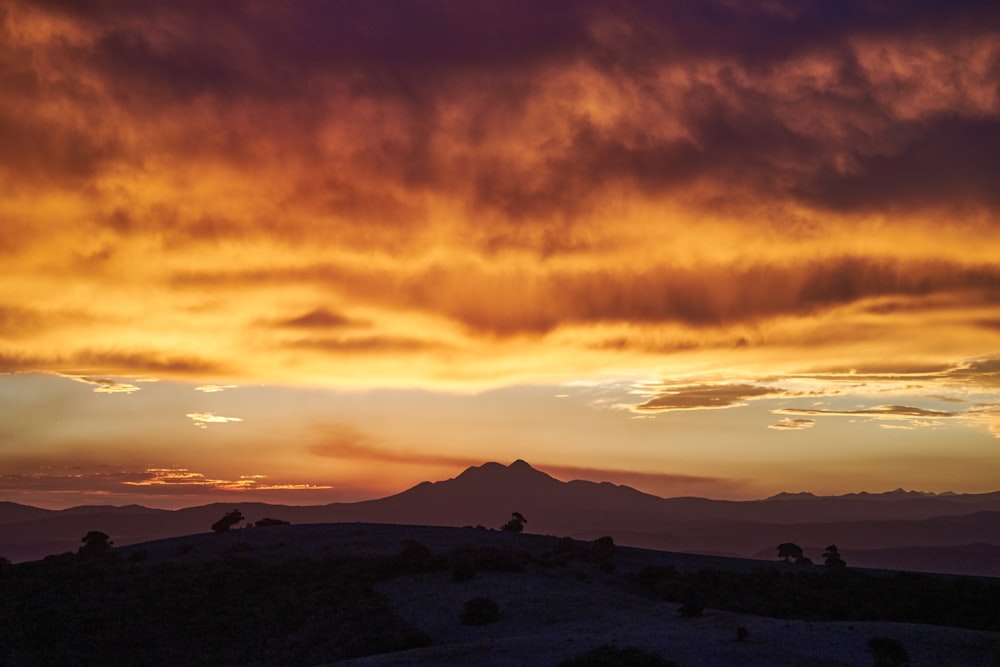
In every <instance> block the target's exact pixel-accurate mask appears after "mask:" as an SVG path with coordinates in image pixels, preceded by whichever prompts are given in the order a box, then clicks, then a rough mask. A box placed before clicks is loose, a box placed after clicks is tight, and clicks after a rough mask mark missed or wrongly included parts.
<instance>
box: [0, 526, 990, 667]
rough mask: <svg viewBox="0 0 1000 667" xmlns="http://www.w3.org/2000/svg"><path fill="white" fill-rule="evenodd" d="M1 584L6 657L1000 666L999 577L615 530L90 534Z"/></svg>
mask: <svg viewBox="0 0 1000 667" xmlns="http://www.w3.org/2000/svg"><path fill="white" fill-rule="evenodd" d="M0 590H2V592H3V595H2V596H0V664H4V665H56V664H58V665H136V664H157V665H159V664H171V665H316V664H328V663H335V662H340V661H357V662H356V663H355V664H370V665H389V664H398V665H404V664H435V665H437V664H455V665H460V664H479V665H505V664H529V665H532V664H534V665H558V664H609V661H610V660H613V659H616V658H619V657H622V656H625V657H626V658H629V659H630V660H631V662H625V663H622V664H640V663H638V662H636V661H637V660H640V659H646V660H651V661H652V662H647V663H641V664H669V663H668V661H672V662H673V663H674V664H676V665H681V666H682V667H685V666H687V667H690V666H693V665H727V664H732V665H752V664H761V665H765V664H766V665H793V664H794V665H827V666H832V665H872V664H905V663H903V662H900V660H901V659H902V657H907V658H909V660H910V663H909V664H914V665H918V664H923V665H991V666H993V667H996V666H997V665H1000V607H998V605H997V604H996V602H997V600H998V599H1000V581H998V580H995V579H988V578H968V577H952V576H941V575H921V574H913V573H893V572H884V571H864V570H854V569H851V568H844V569H830V568H825V567H822V566H813V565H795V564H790V563H783V562H775V563H771V564H767V563H761V562H760V561H749V560H740V559H727V558H712V557H706V556H692V555H685V554H673V553H667V552H657V551H648V550H643V549H632V548H624V547H620V546H615V544H614V542H613V540H611V539H610V538H602V539H598V540H594V541H590V542H586V541H578V540H571V539H568V538H557V537H550V536H541V535H529V534H518V533H510V532H501V531H492V530H485V529H474V528H464V529H463V528H442V527H420V526H397V525H386V524H323V525H304V526H275V527H270V528H254V529H241V530H233V531H230V532H228V533H220V534H202V535H192V536H188V537H184V538H175V539H170V540H161V541H157V542H150V543H146V544H139V545H131V546H128V547H123V548H119V549H114V548H104V545H101V544H100V543H98V544H96V545H91V546H90V547H87V548H84V549H83V550H82V551H81V552H80V553H67V554H63V555H61V556H50V557H48V558H46V559H44V560H41V561H36V562H29V563H21V564H18V565H9V564H8V565H5V566H2V567H0ZM872 640H875V644H874V645H870V642H871V641H872ZM880 642H881V643H880ZM593 651H598V652H600V654H599V656H597V654H593V653H591V652H593ZM587 655H591V656H592V657H594V656H597V657H595V660H597V662H593V663H586V662H579V663H571V662H566V661H568V660H570V659H571V658H573V657H574V656H576V657H581V656H587ZM657 656H659V657H658V658H657ZM893 656H896V657H895V658H893ZM877 659H881V660H882V662H876V660H877ZM886 660H896V662H891V661H889V662H886Z"/></svg>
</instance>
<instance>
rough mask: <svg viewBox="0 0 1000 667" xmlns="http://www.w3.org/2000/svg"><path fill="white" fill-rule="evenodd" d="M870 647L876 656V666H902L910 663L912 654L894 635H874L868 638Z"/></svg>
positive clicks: (874, 656)
mask: <svg viewBox="0 0 1000 667" xmlns="http://www.w3.org/2000/svg"><path fill="white" fill-rule="evenodd" d="M868 648H869V649H871V652H872V657H873V658H875V662H874V666H875V667H901V665H908V664H910V654H909V653H907V652H906V648H905V647H904V646H903V644H902V642H900V641H899V640H898V639H895V638H893V637H872V638H871V639H869V640H868Z"/></svg>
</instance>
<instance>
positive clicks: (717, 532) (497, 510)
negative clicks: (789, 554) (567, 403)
mask: <svg viewBox="0 0 1000 667" xmlns="http://www.w3.org/2000/svg"><path fill="white" fill-rule="evenodd" d="M234 508H239V510H240V511H241V512H242V513H243V515H244V516H245V517H246V518H247V520H248V522H253V521H256V520H259V519H262V518H264V517H270V518H279V519H283V520H286V521H290V522H292V523H296V524H307V523H335V522H354V521H363V522H373V523H396V524H417V525H430V526H433V525H438V526H483V527H485V528H490V529H499V527H500V526H501V525H503V523H505V522H506V521H507V520H508V519H509V518H510V516H511V512H520V513H521V514H522V515H524V517H525V518H526V519H527V523H526V525H525V530H526V532H531V533H540V534H548V535H558V536H570V537H578V538H581V539H595V538H597V537H601V536H604V535H609V536H612V537H613V538H614V539H615V542H616V543H619V544H623V545H632V546H641V547H647V548H655V549H664V550H671V551H687V552H691V553H707V554H720V555H732V556H753V555H760V554H766V553H769V552H770V551H772V550H773V548H774V545H776V544H778V543H780V542H787V541H795V542H797V543H799V544H824V545H825V544H830V543H835V544H837V545H838V546H839V547H840V549H841V553H843V554H844V556H845V558H846V559H847V560H848V561H849V562H850V560H851V558H850V552H851V549H857V550H867V551H869V552H871V553H869V554H867V555H866V556H865V558H866V560H870V559H871V558H874V559H876V560H878V558H880V557H882V556H884V557H885V558H894V559H897V561H894V562H892V563H883V564H882V566H883V567H890V568H898V569H906V563H905V555H906V547H910V546H913V545H920V546H924V547H934V548H935V549H936V550H935V554H936V556H935V557H936V559H937V560H936V561H935V562H939V561H943V562H947V559H946V557H945V556H944V555H943V553H944V552H943V551H942V550H947V549H949V548H954V549H960V548H961V547H958V546H953V545H970V544H974V543H980V542H984V541H986V542H989V541H990V540H991V539H993V540H995V537H994V536H996V535H1000V492H998V493H987V494H929V493H921V492H913V491H904V490H902V489H899V490H896V491H890V492H888V493H876V494H872V493H855V494H847V495H843V496H816V495H813V494H811V493H806V492H802V493H782V494H777V495H776V496H772V497H771V498H768V499H765V500H751V501H724V500H710V499H705V498H690V497H681V498H661V497H658V496H654V495H651V494H648V493H643V492H641V491H638V490H636V489H634V488H631V487H628V486H623V485H618V484H612V483H610V482H594V481H585V480H574V481H561V480H558V479H556V478H554V477H552V476H551V475H548V474H547V473H545V472H543V471H541V470H537V469H536V468H533V467H532V466H531V465H529V464H528V463H527V462H525V461H523V460H521V459H518V460H516V461H514V462H513V463H511V464H510V465H503V464H501V463H496V462H488V463H484V464H482V465H479V466H472V467H470V468H467V469H466V470H464V471H463V472H462V473H461V474H459V475H457V476H456V477H453V478H451V479H446V480H442V481H437V482H421V483H420V484H417V485H416V486H414V487H412V488H410V489H407V490H405V491H402V492H401V493H398V494H395V495H392V496H388V497H386V498H380V499H377V500H367V501H361V502H355V503H332V504H328V505H313V506H287V505H275V504H269V503H248V502H238V501H234V500H230V501H229V502H226V503H213V504H210V505H201V506H197V507H188V508H184V509H178V510H160V509H150V508H146V507H142V506H139V505H129V506H125V507H111V506H100V505H98V506H81V507H73V508H70V509H66V510H46V509H39V508H34V507H30V506H26V505H19V504H17V503H0V556H5V557H7V558H9V559H11V560H13V561H22V560H33V559H37V558H41V557H43V556H46V555H48V554H54V553H62V552H66V551H75V550H76V549H77V547H79V543H80V538H81V537H82V536H83V535H85V534H86V533H87V532H88V531H90V530H101V531H103V532H105V533H107V534H108V535H110V536H111V539H112V540H114V542H115V544H117V545H120V546H121V545H125V544H132V543H136V542H144V541H150V540H156V539H161V538H168V537H176V536H180V535H188V534H193V533H205V532H209V527H210V526H211V524H212V523H214V522H215V521H217V520H218V519H219V517H221V516H222V515H223V514H225V513H226V512H228V511H230V510H232V509H234ZM879 550H881V554H880V553H878V552H879ZM815 555H818V554H815ZM959 556H960V554H957V553H956V558H955V560H954V562H955V563H956V566H955V567H954V568H952V569H951V570H947V569H946V570H944V571H953V572H959V570H960V569H961V568H960V567H959V566H958V565H957V564H958V563H962V562H965V563H979V562H981V561H983V559H982V558H979V559H977V558H975V557H972V556H969V557H965V558H964V560H963V557H959ZM924 562H926V559H925V561H924ZM946 567H947V566H946ZM975 567H976V568H978V569H975V570H974V571H975V573H979V574H991V575H993V576H996V575H1000V567H995V568H993V569H990V568H986V569H985V570H984V569H983V567H982V566H975ZM994 570H996V572H995V573H994ZM939 571H940V570H939ZM963 571H964V570H963Z"/></svg>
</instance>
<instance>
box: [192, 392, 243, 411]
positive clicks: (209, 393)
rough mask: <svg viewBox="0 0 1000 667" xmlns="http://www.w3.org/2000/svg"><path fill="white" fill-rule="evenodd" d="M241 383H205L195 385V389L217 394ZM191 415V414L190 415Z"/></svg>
mask: <svg viewBox="0 0 1000 667" xmlns="http://www.w3.org/2000/svg"><path fill="white" fill-rule="evenodd" d="M238 386H239V385H235V384H203V385H200V386H198V387H195V388H194V390H195V391H200V392H202V393H205V394H216V393H219V392H220V391H225V390H227V389H236V388H237V387H238ZM189 416H190V415H189Z"/></svg>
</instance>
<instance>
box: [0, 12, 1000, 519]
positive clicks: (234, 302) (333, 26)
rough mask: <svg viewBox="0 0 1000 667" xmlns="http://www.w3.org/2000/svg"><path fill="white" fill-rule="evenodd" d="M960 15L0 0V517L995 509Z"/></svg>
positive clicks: (985, 256)
mask: <svg viewBox="0 0 1000 667" xmlns="http://www.w3.org/2000/svg"><path fill="white" fill-rule="evenodd" d="M998 175H1000V6H997V5H996V3H995V2H986V1H985V0H982V1H980V0H966V1H964V2H963V1H960V2H940V3H936V2H931V3H918V4H914V3H910V2H906V1H904V0H890V1H889V2H886V3H878V5H877V7H876V6H874V5H873V4H872V3H868V2H862V1H861V0H842V1H840V2H829V3H810V4H809V5H808V6H803V5H802V4H801V3H798V2H792V1H791V0H789V1H787V2H786V1H784V0H768V1H767V2H764V1H763V0H762V1H759V2H754V1H751V0H699V1H696V2H676V3H672V2H641V1H635V2H621V3H613V4H608V3H603V2H588V1H585V0H582V1H574V2H546V3H535V2H519V1H512V2H504V3H488V2H445V1H438V2H408V1H407V2H394V3H391V4H390V3H377V2H361V1H349V2H335V3H328V2H319V1H308V2H307V1H303V2H296V3H283V4H276V3H269V2H242V1H241V2H236V1H235V0H234V1H232V2H229V1H219V2H213V3H209V4H206V3H201V2H193V1H191V2H188V1H174V2H136V3H131V2H124V3H114V2H100V1H99V2H92V3H76V2H60V1H56V0H51V1H47V2H22V1H20V0H8V1H7V2H0V500H12V501H17V502H24V503H29V504H36V505H39V506H46V507H62V506H67V505H75V504H85V503H110V504H125V503H130V502H140V503H142V504H146V505H150V506H158V507H177V506H183V505H191V504H196V503H201V502H209V501H214V500H225V501H226V502H229V501H230V500H232V501H233V502H239V500H241V499H245V500H266V501H271V502H290V503H296V504H312V503H322V502H333V501H338V500H359V499H365V498H373V497H379V496H383V495H387V494H391V493H396V492H398V491H402V490H403V489H405V488H407V487H409V486H412V485H414V484H416V483H419V482H420V481H423V480H437V479H445V478H448V477H453V476H455V475H457V474H458V473H460V472H461V471H462V470H463V469H464V468H466V467H468V466H470V465H477V464H481V463H483V462H485V461H499V462H502V463H510V462H511V461H513V460H515V459H518V458H521V459H524V460H526V461H528V462H529V463H531V464H532V465H534V466H535V467H537V468H539V469H541V470H544V471H546V472H549V473H550V474H553V475H554V476H556V477H558V478H560V479H573V478H584V479H593V480H597V481H603V480H608V481H613V482H617V483H623V484H628V485H630V486H634V487H636V488H639V489H642V490H644V491H649V492H651V493H656V494H657V495H662V496H676V495H699V496H706V497H714V498H734V499H742V498H759V497H765V496H768V495H771V494H774V493H777V492H780V491H800V490H807V491H812V492H816V493H823V494H839V493H848V492H856V491H861V490H868V491H884V490H890V489H893V488H897V487H904V488H909V489H918V490H924V491H935V492H942V491H956V492H984V491H992V490H997V489H998V488H1000V187H998V186H997V183H998Z"/></svg>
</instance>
